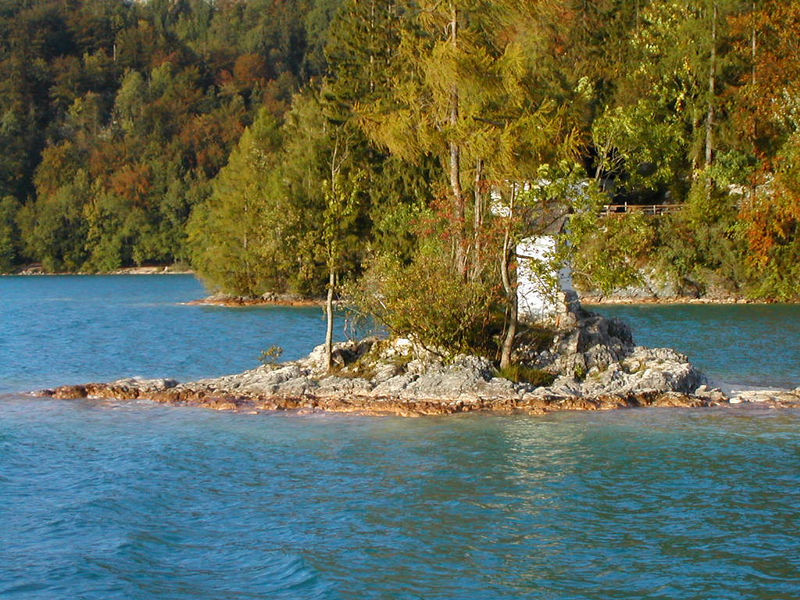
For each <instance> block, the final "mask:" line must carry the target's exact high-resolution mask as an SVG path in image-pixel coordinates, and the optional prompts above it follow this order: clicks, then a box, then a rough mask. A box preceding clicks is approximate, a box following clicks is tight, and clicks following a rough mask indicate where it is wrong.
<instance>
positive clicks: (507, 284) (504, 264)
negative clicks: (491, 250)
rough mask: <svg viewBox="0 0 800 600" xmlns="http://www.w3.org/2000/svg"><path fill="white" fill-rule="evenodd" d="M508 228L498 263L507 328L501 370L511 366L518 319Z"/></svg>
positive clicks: (507, 228)
mask: <svg viewBox="0 0 800 600" xmlns="http://www.w3.org/2000/svg"><path fill="white" fill-rule="evenodd" d="M509 218H510V217H509ZM509 228H510V224H509V226H508V227H506V231H505V235H504V236H503V254H502V257H501V263H500V276H501V278H502V280H503V290H504V291H505V293H506V301H507V302H508V328H507V329H506V335H505V337H504V338H503V346H502V348H501V349H500V368H501V369H507V368H508V367H509V366H511V352H512V351H513V350H514V338H515V337H516V335H517V321H518V319H519V307H518V301H517V291H516V290H515V289H514V286H513V284H512V283H511V273H510V269H509V262H510V261H511V235H510V232H509Z"/></svg>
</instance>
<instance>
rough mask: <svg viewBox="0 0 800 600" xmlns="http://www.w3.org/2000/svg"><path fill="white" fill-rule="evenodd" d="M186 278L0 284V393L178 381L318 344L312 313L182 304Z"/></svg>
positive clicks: (196, 286)
mask: <svg viewBox="0 0 800 600" xmlns="http://www.w3.org/2000/svg"><path fill="white" fill-rule="evenodd" d="M204 296H206V292H205V291H204V289H203V286H202V285H201V284H200V283H199V282H198V281H197V280H196V279H195V278H194V277H192V276H189V275H169V276H165V275H161V276H146V275H132V276H96V277H89V276H53V277H48V276H44V277H0V326H1V327H2V330H1V331H0V393H2V392H3V391H23V390H31V389H34V388H41V387H46V386H53V385H62V384H64V383H82V382H86V381H108V380H110V379H117V378H120V377H130V376H133V375H138V376H143V377H174V378H177V379H181V380H186V379H189V378H199V377H210V376H216V375H224V374H226V373H235V372H238V371H243V370H245V369H251V368H253V367H256V366H258V364H259V362H258V358H259V356H260V354H261V352H262V351H263V350H265V349H266V348H269V347H270V346H272V345H279V346H282V347H283V348H284V355H283V358H284V359H294V358H299V357H300V356H302V355H304V354H306V353H307V352H308V351H309V350H311V348H313V347H314V346H315V345H317V344H320V343H322V342H323V341H324V339H325V332H324V322H323V313H322V310H321V309H319V308H313V307H312V308H285V307H255V308H236V309H228V308H221V307H213V306H186V305H184V304H182V303H184V302H189V301H191V300H196V299H199V298H202V297H204Z"/></svg>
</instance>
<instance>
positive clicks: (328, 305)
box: [325, 267, 336, 372]
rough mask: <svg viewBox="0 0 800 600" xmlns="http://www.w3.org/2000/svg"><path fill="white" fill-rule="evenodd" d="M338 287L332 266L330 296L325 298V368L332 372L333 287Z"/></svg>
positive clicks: (329, 276)
mask: <svg viewBox="0 0 800 600" xmlns="http://www.w3.org/2000/svg"><path fill="white" fill-rule="evenodd" d="M334 287H336V273H335V272H334V270H333V267H331V268H330V269H329V271H328V297H327V299H326V300H325V316H326V327H325V370H326V371H328V372H330V370H331V366H332V363H333V291H334V290H333V288H334Z"/></svg>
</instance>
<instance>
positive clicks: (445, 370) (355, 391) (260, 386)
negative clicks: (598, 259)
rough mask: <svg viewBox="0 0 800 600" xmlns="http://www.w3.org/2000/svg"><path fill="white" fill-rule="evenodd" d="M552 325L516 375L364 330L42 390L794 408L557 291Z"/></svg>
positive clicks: (209, 397)
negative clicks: (287, 350) (257, 360)
mask: <svg viewBox="0 0 800 600" xmlns="http://www.w3.org/2000/svg"><path fill="white" fill-rule="evenodd" d="M559 309H560V312H559V313H558V315H557V319H555V320H553V321H551V322H553V323H556V322H557V326H553V327H552V328H550V329H546V330H545V329H543V330H542V331H543V332H545V335H541V336H539V338H538V339H536V340H530V339H528V340H525V341H523V342H522V343H520V344H518V347H517V348H516V350H515V360H516V361H518V363H519V364H523V365H525V366H526V369H525V370H524V371H523V374H526V375H528V377H527V380H526V378H525V377H524V376H523V377H520V378H519V380H518V381H516V382H515V381H512V380H510V379H507V378H504V377H500V376H499V375H498V372H497V370H496V369H495V368H494V367H493V365H492V363H491V362H490V361H489V360H488V359H486V358H483V357H478V356H473V355H458V356H454V357H449V358H444V357H442V356H440V355H437V353H436V352H434V351H432V350H430V349H425V348H423V347H422V346H420V345H419V344H415V343H413V342H412V341H410V340H408V339H406V338H393V339H382V338H378V337H370V338H366V339H362V340H352V341H347V342H343V343H338V344H334V346H333V368H332V369H331V370H330V371H329V370H327V369H326V359H325V346H324V345H320V346H318V347H317V348H315V349H314V350H313V351H312V352H311V353H310V354H309V355H308V356H307V357H305V358H302V359H300V360H295V361H289V362H284V363H277V364H264V365H262V366H259V367H258V368H255V369H252V370H250V371H246V372H243V373H238V374H233V375H227V376H223V377H218V378H213V379H201V380H197V381H192V382H185V383H179V382H177V381H175V380H172V379H139V378H128V379H121V380H118V381H113V382H108V383H87V384H82V385H67V386H62V387H58V388H55V389H47V390H41V391H39V392H37V395H39V396H48V397H53V398H61V399H79V398H114V399H119V400H133V399H148V400H152V401H155V402H158V403H163V404H169V405H188V406H199V407H205V408H209V409H214V410H227V411H240V412H262V411H281V410H293V411H299V412H309V411H328V412H346V413H358V414H362V415H400V416H422V415H446V414H455V413H466V412H503V413H509V412H521V413H529V414H545V413H549V412H554V411H565V410H608V409H622V408H637V407H712V406H724V405H728V404H730V403H732V402H733V403H735V402H743V401H744V402H763V403H766V404H768V405H770V406H800V388H798V389H796V390H794V391H773V392H750V393H748V394H743V395H740V396H737V397H734V398H731V397H729V396H728V395H726V394H725V393H723V392H722V391H721V390H719V389H715V388H711V387H709V386H708V382H707V380H706V377H705V376H704V375H703V374H702V373H701V372H700V371H699V370H698V369H697V368H695V367H694V366H693V365H692V364H691V363H690V362H689V360H688V359H687V357H686V356H684V355H683V354H681V353H679V352H677V351H675V350H672V349H669V348H645V347H641V346H637V345H635V343H634V340H633V336H632V335H631V331H630V328H629V327H628V326H627V325H626V324H625V323H624V322H622V321H620V320H619V319H608V318H605V317H603V316H600V315H597V314H595V313H592V312H589V311H587V310H585V309H584V308H583V307H582V306H581V305H580V303H579V302H578V301H577V298H576V297H575V296H574V294H572V293H568V292H565V293H562V295H561V302H560V303H559Z"/></svg>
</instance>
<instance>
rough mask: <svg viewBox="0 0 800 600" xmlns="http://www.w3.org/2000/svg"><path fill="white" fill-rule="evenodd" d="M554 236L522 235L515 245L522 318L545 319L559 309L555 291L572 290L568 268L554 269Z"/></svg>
mask: <svg viewBox="0 0 800 600" xmlns="http://www.w3.org/2000/svg"><path fill="white" fill-rule="evenodd" d="M555 255H556V238H555V236H552V235H541V236H538V237H531V238H525V239H524V240H522V241H521V242H520V243H519V244H518V245H517V260H518V265H519V266H518V267H517V283H518V287H517V300H518V302H519V316H520V319H522V320H524V321H547V320H550V319H552V318H553V317H554V316H555V315H556V314H557V312H558V310H559V303H558V293H559V292H566V291H575V288H574V286H573V285H572V271H571V270H570V269H569V267H563V268H561V269H559V270H556V269H555V268H553V266H552V265H553V263H554V262H555Z"/></svg>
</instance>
